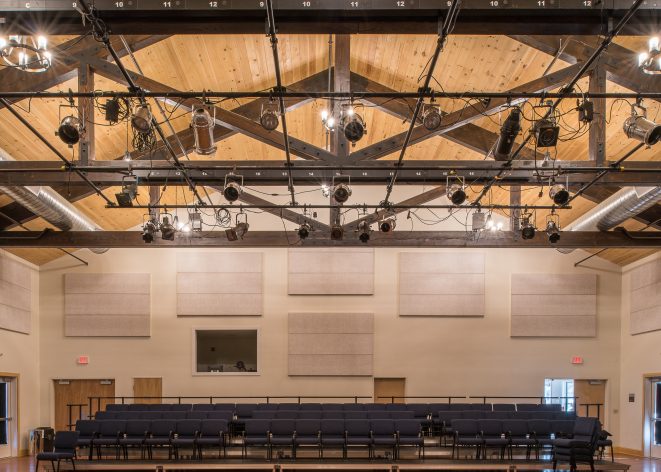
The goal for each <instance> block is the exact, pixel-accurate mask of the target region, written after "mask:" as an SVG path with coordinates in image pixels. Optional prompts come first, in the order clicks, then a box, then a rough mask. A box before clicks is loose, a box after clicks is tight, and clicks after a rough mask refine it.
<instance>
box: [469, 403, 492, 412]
mask: <svg viewBox="0 0 661 472" xmlns="http://www.w3.org/2000/svg"><path fill="white" fill-rule="evenodd" d="M470 409H471V410H476V411H493V407H492V406H491V403H471V404H470Z"/></svg>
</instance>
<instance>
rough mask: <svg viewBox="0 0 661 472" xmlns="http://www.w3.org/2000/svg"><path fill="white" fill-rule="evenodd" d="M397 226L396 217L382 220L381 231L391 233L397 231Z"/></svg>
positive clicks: (392, 216)
mask: <svg viewBox="0 0 661 472" xmlns="http://www.w3.org/2000/svg"><path fill="white" fill-rule="evenodd" d="M395 226H397V220H396V219H395V215H391V216H388V217H386V218H384V219H382V220H381V222H380V223H379V231H381V232H382V233H390V232H391V231H394V230H395Z"/></svg>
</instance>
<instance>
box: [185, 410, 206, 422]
mask: <svg viewBox="0 0 661 472" xmlns="http://www.w3.org/2000/svg"><path fill="white" fill-rule="evenodd" d="M208 415H209V411H199V410H198V411H195V410H193V411H187V412H186V419H187V420H206V419H207V416H208Z"/></svg>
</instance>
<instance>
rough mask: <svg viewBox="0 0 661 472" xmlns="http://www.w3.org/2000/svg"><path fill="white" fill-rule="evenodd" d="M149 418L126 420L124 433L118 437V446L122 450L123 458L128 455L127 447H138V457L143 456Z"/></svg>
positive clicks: (126, 457)
mask: <svg viewBox="0 0 661 472" xmlns="http://www.w3.org/2000/svg"><path fill="white" fill-rule="evenodd" d="M150 426H151V421H149V420H128V421H126V429H125V431H124V435H123V436H120V438H119V446H120V448H121V449H122V450H123V451H124V459H128V457H129V447H136V448H137V447H139V448H140V458H141V459H144V458H145V439H147V435H148V434H149V427H150Z"/></svg>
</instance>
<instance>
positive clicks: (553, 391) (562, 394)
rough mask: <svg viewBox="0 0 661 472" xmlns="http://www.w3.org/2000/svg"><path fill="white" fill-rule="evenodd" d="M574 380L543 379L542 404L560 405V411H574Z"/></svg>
mask: <svg viewBox="0 0 661 472" xmlns="http://www.w3.org/2000/svg"><path fill="white" fill-rule="evenodd" d="M574 396H575V395H574V379H544V403H548V404H560V405H562V411H576V410H575V408H576V405H575V399H574Z"/></svg>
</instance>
